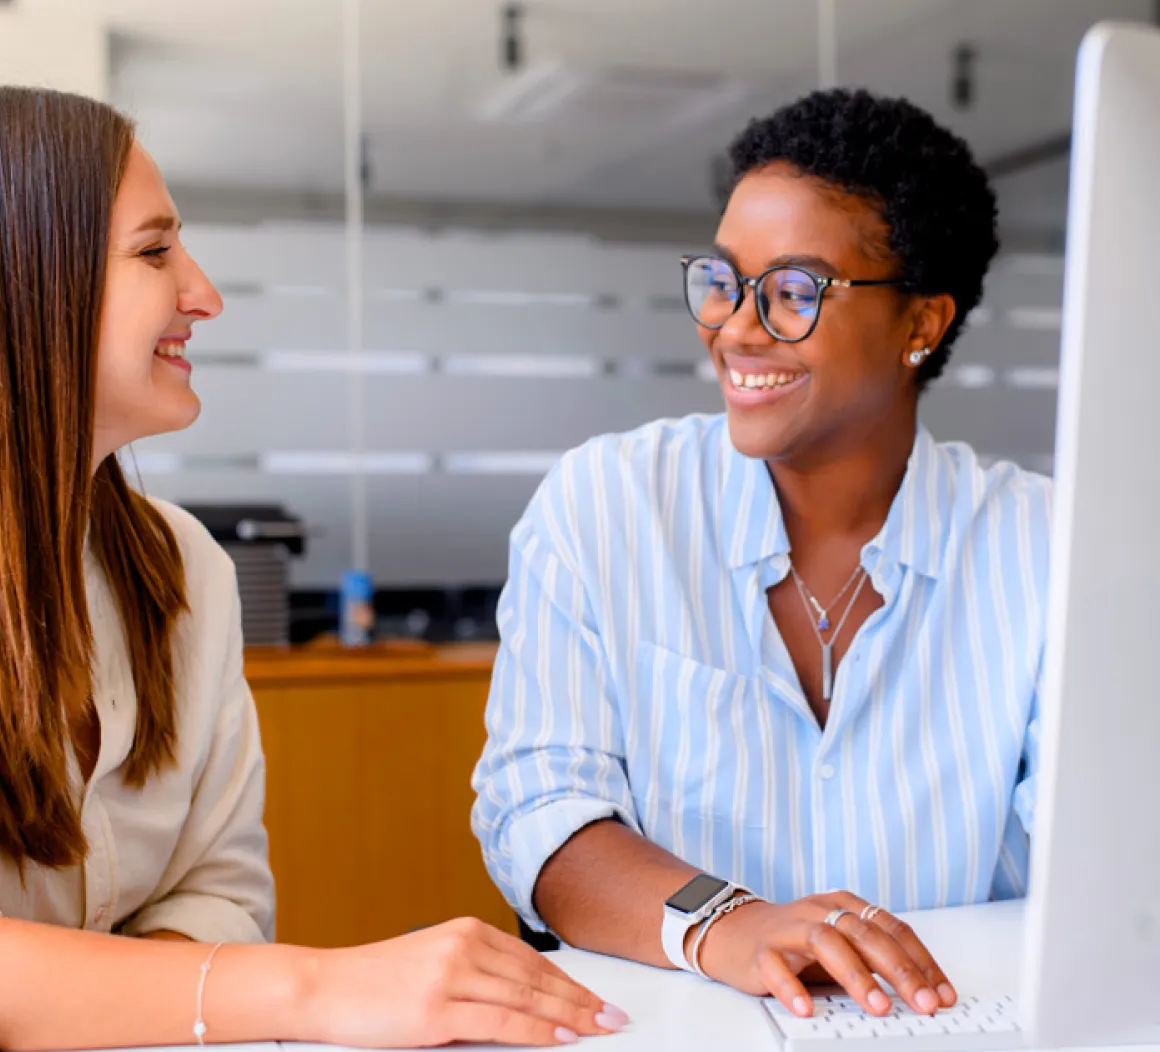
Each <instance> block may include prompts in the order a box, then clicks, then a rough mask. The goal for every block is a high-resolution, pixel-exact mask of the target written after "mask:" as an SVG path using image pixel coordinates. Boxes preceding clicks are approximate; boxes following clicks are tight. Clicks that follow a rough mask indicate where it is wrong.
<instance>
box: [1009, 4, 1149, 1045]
mask: <svg viewBox="0 0 1160 1052" xmlns="http://www.w3.org/2000/svg"><path fill="white" fill-rule="evenodd" d="M1065 270H1066V274H1065V283H1064V310H1063V347H1062V358H1061V368H1060V379H1059V415H1058V421H1057V430H1056V455H1055V524H1054V534H1053V538H1052V552H1051V584H1050V595H1049V599H1050V602H1049V615H1048V626H1047V649H1046V654H1045V658H1044V661H1045V667H1044V674H1045V686H1044V693H1043V698H1042V710H1043V722H1042V728H1043V729H1042V742H1041V755H1042V757H1043V760H1042V768H1041V774H1040V778H1039V800H1038V805H1037V811H1036V817H1035V829H1034V833H1033V836H1032V842H1033V846H1032V871H1031V872H1032V882H1031V893H1030V896H1029V900H1028V904H1027V920H1026V932H1025V940H1026V942H1025V951H1024V971H1023V980H1022V983H1021V994H1022V998H1021V1000H1022V1005H1021V1013H1022V1014H1021V1019H1020V1022H1021V1025H1022V1026H1023V1028H1024V1030H1025V1031H1027V1032H1028V1033H1029V1035H1030V1036H1031V1038H1032V1040H1033V1042H1034V1043H1035V1044H1036V1045H1038V1046H1043V1047H1055V1046H1065V1045H1084V1044H1097V1043H1098V1044H1100V1045H1104V1046H1110V1045H1113V1044H1118V1043H1135V1042H1142V1041H1148V1042H1156V1043H1158V1044H1160V30H1157V29H1153V28H1149V27H1146V26H1141V25H1127V24H1115V23H1105V24H1101V25H1099V26H1096V27H1095V28H1094V29H1092V30H1091V31H1090V32H1089V33H1088V35H1087V37H1086V38H1085V39H1084V42H1083V45H1082V46H1081V48H1080V55H1079V62H1078V67H1077V76H1076V97H1075V121H1074V133H1073V140H1072V160H1071V201H1070V205H1069V215H1068V228H1067V260H1066V268H1065Z"/></svg>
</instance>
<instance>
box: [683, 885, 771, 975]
mask: <svg viewBox="0 0 1160 1052" xmlns="http://www.w3.org/2000/svg"><path fill="white" fill-rule="evenodd" d="M760 901H761V899H760V898H759V897H758V896H757V895H750V894H749V893H748V892H746V894H744V895H738V896H737V898H735V899H730V900H729V901H728V902H723V903H721V905H720V906H718V907H717V908H716V909H715V910H714V911H713V912H712V913H711V914H709V919H708V920H706V921H705V923H704V924H702V925H701V930H700V931H699V932H697V938H696V939H694V940H693V948H692V949H691V950H690V951H689V963H690V964H691V965H692V966H693V971H695V972H696V973H697V974H698V975H699V976H700V977H701V978H702V979H708V978H709V976H707V975H706V974H705V973H704V971H703V970H702V969H701V944H702V943H703V942H704V941H705V936H706V935H708V934H709V929H710V928H711V927H713V925H714V924H716V923H717V922H718V921H719V920H720V919H721V918H722V917H724V916H725V915H726V914H728V913H732V912H733V911H734V910H735V909H737V908H738V907H740V906H748V905H749V904H750V903H751V902H760Z"/></svg>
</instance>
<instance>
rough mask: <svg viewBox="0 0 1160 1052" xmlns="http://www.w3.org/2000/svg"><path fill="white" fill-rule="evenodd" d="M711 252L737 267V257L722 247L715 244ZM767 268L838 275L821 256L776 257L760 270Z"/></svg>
mask: <svg viewBox="0 0 1160 1052" xmlns="http://www.w3.org/2000/svg"><path fill="white" fill-rule="evenodd" d="M713 251H714V252H716V253H717V254H718V255H719V256H721V257H722V259H727V260H728V261H729V262H730V263H732V264H733V266H735V267H737V257H736V256H735V255H733V253H732V252H730V251H729V249H727V248H726V247H725V246H724V245H719V244H715V245H714V246H713ZM768 267H808V268H809V269H810V270H816V271H819V272H820V273H822V274H827V275H830V276H833V277H836V276H837V274H838V268H837V267H835V266H834V264H833V263H831V262H830V261H829V260H828V259H823V258H822V257H821V256H810V255H793V254H790V255H784V256H778V257H777V258H776V259H771V260H769V261H768V262H767V263H766V264H765V267H764V268H762V269H766V268H768ZM737 269H738V270H740V269H741V268H740V267H738V268H737Z"/></svg>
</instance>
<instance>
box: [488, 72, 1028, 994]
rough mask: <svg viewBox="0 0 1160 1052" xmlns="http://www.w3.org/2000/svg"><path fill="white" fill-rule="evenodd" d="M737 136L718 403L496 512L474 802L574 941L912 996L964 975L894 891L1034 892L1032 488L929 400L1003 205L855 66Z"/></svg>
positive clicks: (943, 137) (709, 321)
mask: <svg viewBox="0 0 1160 1052" xmlns="http://www.w3.org/2000/svg"><path fill="white" fill-rule="evenodd" d="M731 158H732V162H733V168H734V175H735V181H734V185H733V189H732V192H731V194H730V195H729V199H728V202H727V204H726V206H725V209H724V214H723V215H722V217H721V221H720V225H719V227H718V230H717V237H716V245H715V246H714V247H713V248H712V249H711V250H710V251H707V252H703V253H700V254H697V255H692V256H688V257H686V258H685V259H683V260H682V261H681V262H682V269H683V278H684V286H683V288H684V295H685V299H686V302H687V304H688V307H689V311H690V313H691V315H692V318H693V320H694V322H695V323H696V326H697V332H698V334H699V336H700V338H701V340H702V342H703V343H704V346H705V350H706V352H707V354H708V356H709V361H710V362H711V363H712V365H713V368H714V370H715V372H716V375H717V378H718V381H719V383H720V386H721V390H722V393H723V396H724V400H725V407H726V411H725V413H724V415H722V416H717V417H705V416H697V417H690V418H688V419H684V420H675V421H672V420H669V421H661V422H659V423H656V424H652V425H650V426H647V427H645V428H643V429H641V430H639V431H636V432H634V433H632V434H628V435H617V436H609V437H605V438H601V439H597V440H595V441H593V442H590V443H589V444H587V445H586V446H584V447H583V448H581V449H579V450H577V451H574V452H573V453H570V454H568V455H567V456H566V457H565V458H564V460H563V461H562V463H561V464H560V465H559V467H558V468H557V469H556V470H555V471H553V472H552V473H551V475H550V476H549V477H548V479H547V480H546V481H545V483H544V485H543V486H542V488H541V489H540V491H539V492H538V494H537V495H536V496H535V498H534V499H533V501H532V504H531V506H530V507H529V509H528V511H527V513H526V515H525V516H524V518H523V520H522V521H521V522H520V524H519V525H518V526H517V527H516V529H515V531H514V533H513V535H512V543H511V575H510V579H509V583H508V587H507V589H506V591H505V592H504V596H503V600H502V602H501V606H500V612H499V624H500V626H501V628H502V632H503V646H502V648H501V651H500V655H499V660H498V662H497V665H496V669H495V678H494V681H493V687H492V694H491V699H490V703H489V709H488V727H489V732H490V738H489V742H488V745H487V747H486V750H485V753H484V755H483V758H482V760H481V761H480V764H479V767H478V769H477V771H476V780H475V784H476V789H477V792H478V794H479V796H478V801H477V804H476V809H475V813H474V821H475V829H476V832H477V835H478V836H479V838H480V840H481V841H482V843H483V846H484V853H485V857H486V858H487V861H488V865H489V867H490V870H491V872H492V875H493V877H494V878H495V880H496V882H497V883H498V884H499V886H500V887H501V889H502V890H503V891H504V892H505V894H506V895H507V897H508V898H509V900H510V901H511V903H512V904H513V906H515V907H516V908H517V909H518V910H519V911H520V913H521V915H522V916H523V919H524V920H525V922H526V923H527V924H528V925H530V926H531V927H533V928H540V929H542V928H545V927H550V928H551V929H553V930H554V931H555V932H557V933H558V934H559V935H560V936H561V937H562V938H564V939H565V940H567V941H568V942H570V943H573V944H574V945H577V946H581V947H584V948H587V949H593V950H598V951H601V952H605V953H611V954H616V955H619V956H625V957H631V958H635V959H637V960H641V961H647V962H650V963H653V964H657V965H666V966H670V967H676V968H696V969H699V970H702V971H703V972H704V973H706V974H707V975H709V976H711V977H713V978H716V979H719V980H721V981H723V982H726V983H729V984H731V985H733V986H736V987H738V988H739V989H741V990H744V991H747V992H749V993H753V994H773V995H776V996H777V997H778V998H779V999H781V1001H782V1002H783V1003H784V1004H785V1005H786V1007H787V1008H790V1009H791V1010H792V1011H795V1012H797V1013H799V1014H801V1015H808V1014H809V1013H810V1012H811V1011H812V1005H811V1002H810V998H809V994H808V992H807V990H806V987H805V986H804V985H803V980H808V979H811V978H820V977H822V976H829V977H831V978H833V979H835V980H837V981H838V982H840V983H841V984H842V985H843V986H844V987H845V988H846V989H847V990H849V991H850V993H851V994H852V995H853V996H854V997H855V998H856V999H857V1000H858V1001H859V1003H860V1004H861V1005H862V1007H863V1008H864V1009H866V1010H867V1011H868V1012H871V1013H872V1014H875V1015H882V1014H884V1013H886V1012H888V1011H889V1010H890V1003H891V1002H890V997H889V995H888V994H887V992H886V990H885V989H883V987H882V985H880V984H879V981H878V979H877V978H876V975H880V976H883V977H885V978H886V979H887V980H889V982H890V983H891V984H892V985H893V987H894V989H895V990H896V991H897V994H898V996H899V997H900V998H902V999H903V1000H904V1001H905V1002H906V1003H907V1004H909V1005H910V1007H912V1008H913V1009H914V1010H916V1011H921V1012H932V1011H934V1010H935V1009H937V1008H938V1006H939V1005H940V1004H941V1005H944V1006H945V1005H950V1004H953V1003H954V1000H955V991H954V988H953V986H952V985H951V983H950V982H949V981H948V979H947V977H946V976H945V975H944V974H943V972H942V970H941V969H940V968H939V966H938V965H937V964H936V963H935V961H934V960H933V959H932V958H931V955H930V953H929V952H928V951H927V950H926V948H925V947H924V946H923V945H922V943H921V942H919V941H918V939H917V938H915V936H914V935H913V933H912V932H911V931H910V930H909V929H908V928H907V927H906V926H905V925H904V924H902V923H901V922H900V921H898V920H897V919H896V918H895V917H894V915H893V911H901V910H914V909H922V908H928V907H936V906H950V905H957V904H963V903H973V902H980V901H986V900H987V899H989V898H1009V897H1014V896H1018V895H1021V894H1022V893H1023V891H1024V887H1025V880H1026V874H1027V858H1028V835H1029V833H1030V831H1031V828H1032V817H1033V810H1034V785H1035V768H1036V742H1037V728H1038V701H1037V698H1038V691H1039V669H1040V659H1041V654H1042V649H1043V643H1044V631H1045V628H1044V603H1045V595H1046V582H1047V565H1048V556H1047V544H1048V538H1049V510H1050V499H1051V491H1050V484H1049V482H1048V480H1046V479H1044V478H1041V477H1039V476H1035V475H1032V474H1028V473H1026V472H1024V471H1021V470H1019V469H1018V468H1016V467H1015V466H1013V465H1011V464H1006V463H1003V464H997V465H994V466H990V467H988V466H986V465H984V464H983V463H982V462H981V461H980V459H979V458H978V457H977V456H976V455H975V453H974V452H973V451H972V450H970V449H969V448H967V447H966V446H963V445H960V444H954V443H951V444H940V443H937V442H935V440H934V439H933V438H932V437H931V435H930V434H929V433H928V432H927V431H926V430H925V429H924V428H923V427H921V426H920V425H919V423H918V403H919V397H920V395H921V392H922V391H923V389H924V388H925V387H926V385H927V384H928V383H930V382H931V381H933V380H934V379H935V378H936V377H937V376H938V375H939V373H940V372H941V371H942V369H943V366H944V365H945V363H946V361H947V357H948V355H949V354H950V351H951V347H952V344H953V343H954V340H955V338H956V337H957V336H958V334H959V332H960V330H961V328H962V325H963V323H964V321H965V320H966V317H967V315H968V314H969V312H970V311H971V310H972V309H973V308H974V307H975V305H976V304H977V303H978V301H979V297H980V294H981V290H982V285H983V278H984V275H985V274H986V272H987V268H988V266H989V264H990V262H991V259H992V257H993V256H994V254H995V251H996V249H997V241H996V234H995V228H996V211H995V199H994V195H993V194H992V192H991V189H990V187H989V186H988V183H987V178H986V176H985V175H984V173H983V172H982V170H981V169H980V168H979V167H978V166H977V165H976V164H975V163H974V161H973V160H972V158H971V154H970V151H969V149H968V148H967V146H966V144H965V143H963V142H962V141H961V140H960V139H958V138H956V137H955V136H954V135H952V134H951V133H950V132H949V131H947V130H945V129H944V128H941V127H939V126H938V125H937V124H936V123H935V121H934V120H933V119H932V118H931V117H930V115H929V114H927V113H924V112H923V111H922V110H920V109H918V108H917V107H916V106H913V105H911V104H910V103H908V102H905V101H903V100H896V99H884V98H878V97H875V96H873V95H871V94H869V93H867V92H864V91H855V92H850V91H826V92H818V93H815V94H813V95H810V96H808V97H806V98H803V99H801V100H799V101H797V102H794V103H792V104H790V105H788V106H786V107H785V108H783V109H781V110H779V111H778V112H777V113H775V114H774V115H773V116H771V117H769V118H767V119H765V120H759V121H755V122H754V123H753V124H751V125H750V126H749V128H747V129H746V130H745V131H744V132H743V133H742V134H741V135H740V137H739V138H738V139H737V140H736V142H735V143H734V144H733V147H732V151H731ZM835 888H840V889H842V890H840V891H835V890H834V889H835Z"/></svg>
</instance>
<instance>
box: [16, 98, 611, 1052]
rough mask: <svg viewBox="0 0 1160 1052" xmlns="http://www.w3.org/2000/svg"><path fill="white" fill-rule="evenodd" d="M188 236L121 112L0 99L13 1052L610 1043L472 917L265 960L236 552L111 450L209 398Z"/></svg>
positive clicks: (575, 1002) (206, 307) (203, 289)
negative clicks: (196, 332)
mask: <svg viewBox="0 0 1160 1052" xmlns="http://www.w3.org/2000/svg"><path fill="white" fill-rule="evenodd" d="M179 229H180V223H179V220H178V216H177V212H176V209H175V207H174V205H173V202H172V200H171V199H170V197H169V194H168V192H167V190H166V189H165V184H164V182H163V181H162V178H161V175H160V173H159V172H158V170H157V167H156V165H155V164H154V163H153V161H152V159H151V158H150V157H149V155H148V154H147V153H146V152H145V150H143V149H142V148H141V146H140V145H139V144H138V143H137V142H136V141H135V140H134V134H133V128H132V126H131V124H130V123H129V122H128V121H127V120H126V119H125V118H124V117H122V116H121V115H120V114H118V113H117V112H116V111H114V110H112V109H110V108H109V107H107V106H104V105H102V104H100V103H97V102H94V101H92V100H89V99H84V98H81V97H79V96H73V95H64V94H59V93H56V92H49V91H36V90H28V89H17V88H0V529H2V531H3V532H2V535H0V792H2V795H0V915H2V916H0V1047H4V1048H81V1047H109V1046H127V1045H160V1044H178V1043H183V1044H187V1043H192V1042H193V1041H194V1040H196V1041H197V1042H198V1043H203V1042H205V1041H213V1042H223V1041H247V1040H264V1039H287V1040H315V1041H327V1042H335V1043H342V1044H351V1045H366V1046H388V1045H389V1046H392V1047H398V1046H400V1045H402V1046H405V1045H432V1044H440V1043H445V1042H448V1041H452V1040H457V1039H466V1040H484V1041H486V1040H500V1041H511V1042H519V1043H530V1044H538V1045H554V1044H560V1043H568V1042H573V1041H575V1040H576V1039H577V1035H578V1034H598V1033H602V1032H605V1031H608V1030H611V1029H615V1028H617V1027H618V1026H619V1025H621V1024H622V1023H623V1022H624V1021H625V1020H624V1017H623V1014H622V1013H620V1012H619V1011H618V1010H616V1009H613V1008H611V1007H610V1006H606V1005H603V1004H602V1003H601V1002H600V1001H599V1000H598V999H597V998H596V997H595V995H593V994H592V993H591V992H590V991H588V990H586V989H584V988H583V987H581V986H579V985H577V984H576V983H574V982H572V980H570V979H569V978H567V977H566V976H565V975H564V974H563V973H562V972H560V971H559V970H558V969H557V968H555V967H554V966H553V965H551V964H550V963H548V962H547V961H546V960H545V959H544V958H541V957H540V956H539V955H538V954H536V953H535V952H534V951H532V950H531V949H530V948H528V947H526V946H524V945H523V944H522V943H520V942H518V941H517V940H515V939H512V938H511V937H509V936H507V935H504V934H502V933H500V932H498V931H495V930H494V929H491V928H489V927H487V926H486V925H484V924H482V923H481V922H478V921H472V920H458V921H451V922H449V923H448V924H445V925H441V926H439V927H436V928H431V929H427V930H425V931H420V932H416V933H413V934H411V935H407V936H404V937H402V938H399V939H393V940H390V941H387V942H383V943H378V944H375V945H371V946H365V947H359V948H355V949H349V950H330V951H315V950H307V949H302V948H296V947H289V946H274V945H265V943H266V942H267V941H268V940H270V939H272V937H273V925H274V889H273V881H272V878H271V875H270V870H269V865H268V862H267V857H266V836H265V832H264V830H263V827H262V805H263V795H264V784H263V776H264V765H263V758H262V750H261V742H260V738H259V731H258V723H257V717H256V713H255V709H254V704H253V699H252V698H251V696H250V692H249V689H248V688H247V686H246V683H245V680H244V679H243V676H242V650H241V627H240V617H239V609H238V598H237V587H236V583H235V579H234V571H233V566H232V564H231V563H230V561H229V559H228V558H227V557H226V555H225V554H224V553H223V552H222V551H221V549H220V548H218V547H217V545H215V544H214V542H213V541H212V540H211V539H210V537H209V535H208V534H207V533H206V532H205V530H203V529H202V528H201V527H200V526H199V525H198V524H197V523H196V522H195V521H194V520H193V519H192V518H190V517H189V516H188V515H187V514H185V513H184V512H182V511H180V510H179V509H177V508H175V507H173V506H171V505H168V504H164V503H162V502H159V501H151V500H148V499H146V498H144V497H142V496H140V495H139V494H137V493H135V492H134V491H133V490H132V489H131V488H130V487H129V485H128V484H127V483H126V481H125V478H124V476H123V474H122V472H121V469H120V467H119V466H118V461H117V458H116V455H115V454H116V452H117V451H118V450H119V449H120V448H122V447H123V446H125V445H126V444H128V443H130V442H132V441H134V440H136V439H140V438H144V437H146V436H149V435H155V434H159V433H162V432H166V431H174V430H179V429H181V428H185V427H188V426H189V425H190V424H191V423H193V421H194V420H195V419H196V418H197V415H198V412H199V409H200V403H199V402H198V399H197V396H196V394H195V393H194V391H193V389H192V387H191V384H190V376H191V367H190V365H189V363H188V362H187V361H186V359H185V345H186V342H187V340H188V339H189V338H190V336H191V330H192V327H193V325H194V324H195V323H196V322H200V321H205V320H209V319H212V318H214V317H215V316H216V315H217V314H218V313H219V312H220V310H221V299H220V298H219V296H218V294H217V292H216V290H215V289H214V287H213V286H212V285H211V284H210V282H209V281H208V280H207V279H206V277H205V275H204V274H202V272H201V271H200V270H199V269H198V267H197V265H196V264H195V263H194V262H193V260H192V259H191V258H190V257H189V255H188V254H187V253H186V251H185V249H184V248H183V247H182V244H181V241H180V238H179ZM319 850H320V851H324V850H325V845H319ZM407 861H408V860H401V864H406V863H407ZM419 861H420V863H421V860H419ZM416 879H422V878H421V873H419V872H417V873H416Z"/></svg>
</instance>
